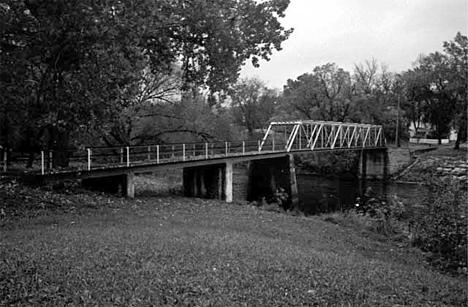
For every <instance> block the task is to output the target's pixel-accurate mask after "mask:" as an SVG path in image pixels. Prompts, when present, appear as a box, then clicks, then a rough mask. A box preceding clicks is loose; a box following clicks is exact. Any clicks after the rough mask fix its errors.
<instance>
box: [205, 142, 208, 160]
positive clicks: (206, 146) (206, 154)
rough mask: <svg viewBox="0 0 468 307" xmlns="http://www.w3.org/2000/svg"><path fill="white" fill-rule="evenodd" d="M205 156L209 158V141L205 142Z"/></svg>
mask: <svg viewBox="0 0 468 307" xmlns="http://www.w3.org/2000/svg"><path fill="white" fill-rule="evenodd" d="M205 158H206V159H208V143H205Z"/></svg>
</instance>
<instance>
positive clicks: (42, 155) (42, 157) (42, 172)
mask: <svg viewBox="0 0 468 307" xmlns="http://www.w3.org/2000/svg"><path fill="white" fill-rule="evenodd" d="M44 162H45V157H44V150H41V174H42V175H44V174H45V163H44Z"/></svg>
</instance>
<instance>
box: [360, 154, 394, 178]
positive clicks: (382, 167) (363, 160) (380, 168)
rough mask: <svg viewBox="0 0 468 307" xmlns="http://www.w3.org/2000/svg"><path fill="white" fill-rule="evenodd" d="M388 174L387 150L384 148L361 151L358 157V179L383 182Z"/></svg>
mask: <svg viewBox="0 0 468 307" xmlns="http://www.w3.org/2000/svg"><path fill="white" fill-rule="evenodd" d="M387 174H388V150H387V149H386V148H379V149H366V150H362V151H361V152H360V155H359V168H358V177H359V178H362V179H377V180H385V179H386V178H387Z"/></svg>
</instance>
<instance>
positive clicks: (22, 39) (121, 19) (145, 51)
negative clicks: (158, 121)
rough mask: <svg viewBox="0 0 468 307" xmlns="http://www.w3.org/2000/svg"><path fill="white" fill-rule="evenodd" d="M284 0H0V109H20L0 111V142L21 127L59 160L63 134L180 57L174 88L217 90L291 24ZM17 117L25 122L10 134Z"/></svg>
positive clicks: (129, 97) (124, 105) (110, 112)
mask: <svg viewBox="0 0 468 307" xmlns="http://www.w3.org/2000/svg"><path fill="white" fill-rule="evenodd" d="M288 4H289V0H270V1H262V2H260V3H259V2H257V1H254V0H244V1H235V0H227V1H225V0H223V1H221V0H215V1H210V2H209V3H207V2H206V1H202V0H195V1H193V0H180V1H177V2H176V3H175V2H174V1H169V0H161V1H151V0H136V1H91V0H80V1H77V0H18V1H16V0H1V2H0V14H1V17H2V19H1V20H2V21H1V22H2V24H1V25H2V29H1V30H0V31H1V32H0V34H1V37H0V47H1V49H0V53H1V55H2V57H1V66H2V78H1V84H0V95H1V97H0V98H1V99H0V101H2V109H4V110H8V111H9V110H15V108H16V109H18V108H19V109H21V110H23V111H25V112H23V114H22V115H21V116H20V117H21V118H19V119H18V120H16V121H14V122H12V121H11V120H8V121H7V120H2V123H1V125H0V127H2V142H6V141H5V140H9V139H11V136H12V135H17V134H22V135H23V136H24V137H26V138H28V139H30V140H32V142H33V144H29V145H28V147H29V149H32V148H35V147H43V148H47V149H53V150H57V151H58V152H59V153H60V155H56V156H54V157H57V158H59V159H58V160H57V161H55V162H56V163H58V164H66V163H67V161H66V159H61V158H60V156H61V155H63V154H64V152H65V151H66V148H67V147H68V146H69V145H70V133H72V132H73V131H78V130H79V129H81V127H83V126H84V127H86V128H87V129H94V130H99V129H100V126H103V125H109V121H112V120H115V119H118V118H120V115H121V114H122V112H126V111H127V110H128V107H129V106H131V105H132V103H133V102H134V101H135V98H134V97H135V95H138V94H141V93H142V91H141V89H142V87H141V80H144V78H145V77H144V71H145V69H148V68H149V69H150V70H151V72H152V73H154V74H157V73H161V72H162V73H165V74H167V75H168V72H169V71H170V69H171V67H173V66H174V64H179V66H180V67H181V71H182V80H183V85H184V86H183V89H185V90H187V89H193V88H196V87H200V86H206V87H207V89H208V91H209V92H210V93H212V94H213V93H216V92H221V91H223V90H226V89H227V88H228V87H229V85H230V84H232V83H234V82H235V81H236V79H237V77H238V74H239V70H240V67H241V65H242V64H243V63H244V62H245V61H246V60H248V59H249V58H251V59H252V61H253V63H254V64H255V65H258V60H259V59H260V58H263V59H266V60H268V59H269V56H270V55H271V54H272V52H273V50H280V49H281V43H282V41H284V40H285V39H287V37H288V36H289V34H290V33H291V31H292V30H285V29H284V28H283V27H282V26H281V24H280V23H279V20H278V19H279V18H281V17H284V11H285V9H286V8H287V6H288ZM147 86H148V87H149V85H147ZM137 100H138V98H137ZM140 100H141V99H140ZM143 100H144V99H143ZM21 123H28V125H27V128H25V129H24V130H25V131H24V132H21V133H18V131H19V130H20V128H19V127H21V126H22V125H21ZM11 130H13V131H11ZM32 132H34V135H33V134H32ZM5 135H7V136H5ZM15 143H16V144H8V146H9V147H14V146H16V147H18V146H19V144H20V143H21V141H20V140H17V141H15ZM64 158H66V157H64Z"/></svg>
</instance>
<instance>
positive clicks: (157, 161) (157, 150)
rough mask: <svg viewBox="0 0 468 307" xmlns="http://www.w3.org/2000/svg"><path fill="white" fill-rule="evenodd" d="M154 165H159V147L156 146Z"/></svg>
mask: <svg viewBox="0 0 468 307" xmlns="http://www.w3.org/2000/svg"><path fill="white" fill-rule="evenodd" d="M156 163H157V164H159V145H156Z"/></svg>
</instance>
